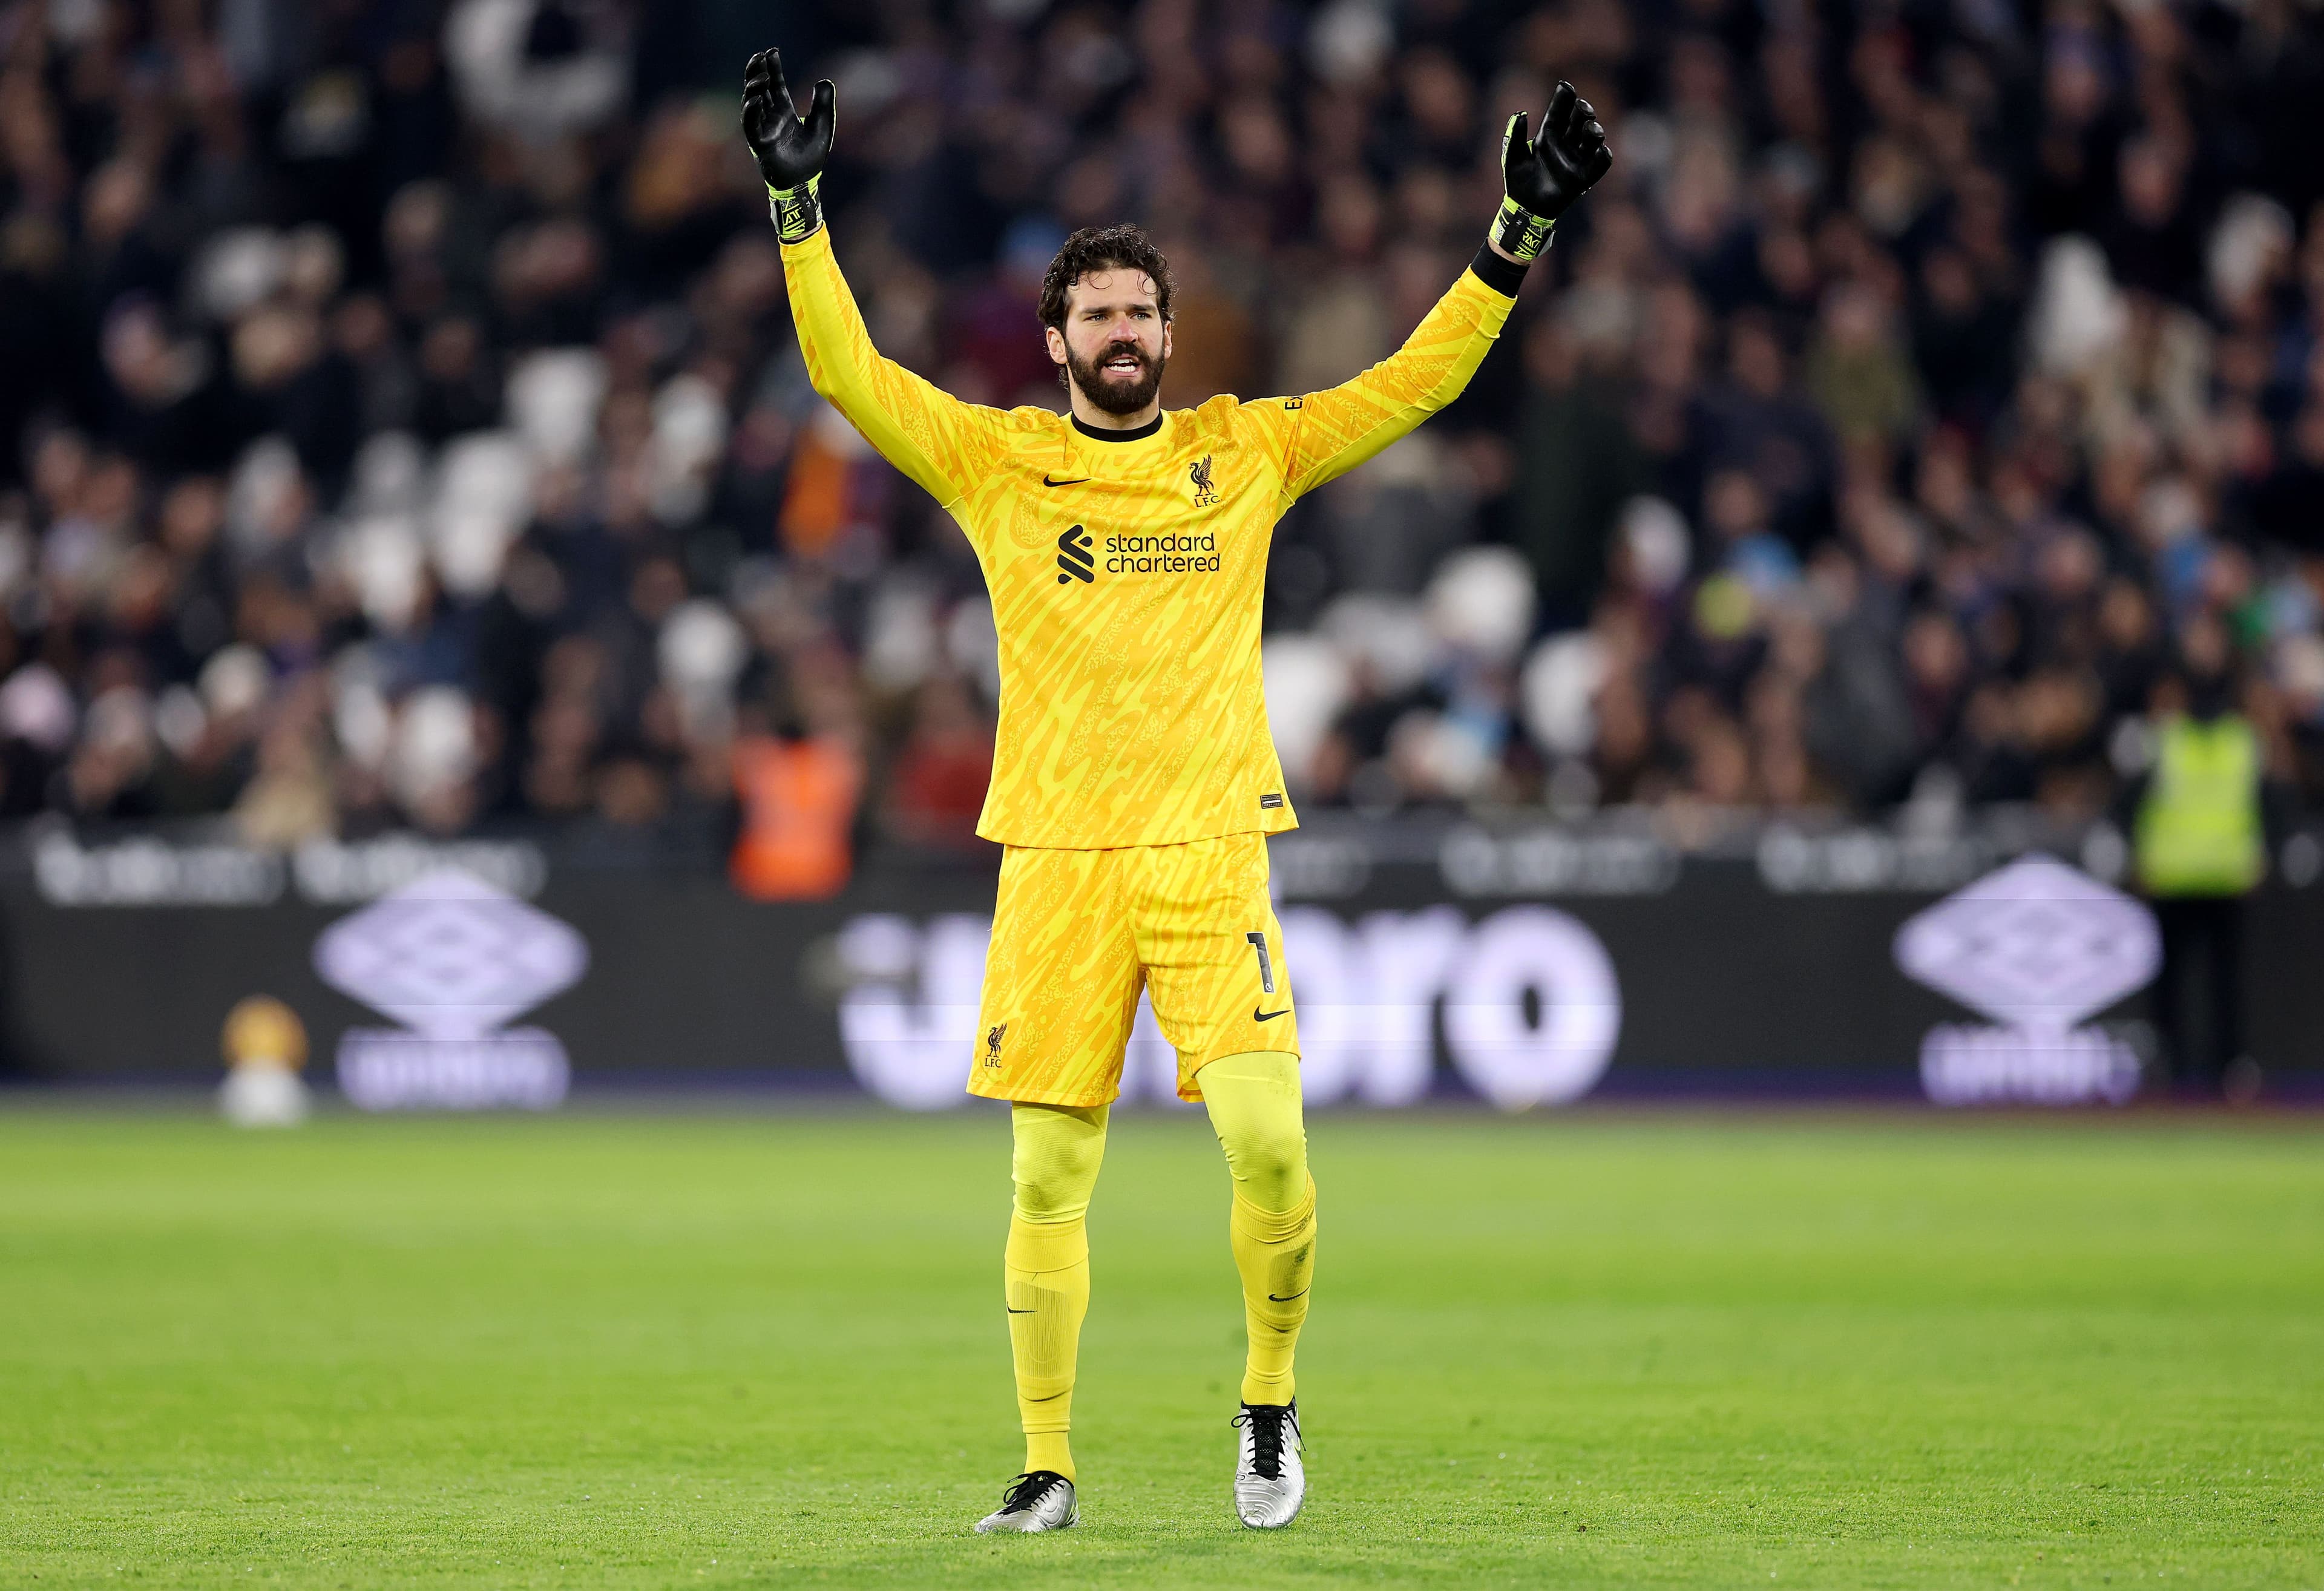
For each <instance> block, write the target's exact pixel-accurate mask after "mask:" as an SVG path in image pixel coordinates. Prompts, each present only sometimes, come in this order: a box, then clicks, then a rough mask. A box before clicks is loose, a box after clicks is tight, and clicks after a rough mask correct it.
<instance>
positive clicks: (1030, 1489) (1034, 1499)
mask: <svg viewBox="0 0 2324 1591" xmlns="http://www.w3.org/2000/svg"><path fill="white" fill-rule="evenodd" d="M1081 1522H1082V1509H1081V1504H1079V1503H1077V1502H1075V1501H1074V1483H1073V1482H1071V1481H1069V1480H1067V1479H1066V1478H1065V1476H1062V1475H1059V1474H1058V1473H1057V1472H1056V1470H1054V1469H1037V1470H1034V1471H1033V1472H1032V1473H1031V1474H1029V1475H1020V1476H1018V1477H1017V1478H1016V1479H1015V1480H1013V1481H1011V1482H1010V1484H1009V1489H1008V1490H1007V1491H1006V1492H1003V1493H1002V1494H1001V1506H1000V1507H999V1508H997V1509H995V1510H994V1511H993V1512H992V1513H988V1514H986V1515H985V1516H984V1517H983V1518H982V1519H980V1520H978V1521H977V1522H976V1533H977V1534H978V1535H980V1536H989V1535H991V1533H992V1532H993V1531H1020V1532H1022V1533H1024V1534H1026V1535H1030V1534H1031V1533H1032V1532H1033V1531H1062V1530H1065V1529H1066V1528H1067V1527H1068V1526H1071V1525H1077V1524H1079V1523H1081Z"/></svg>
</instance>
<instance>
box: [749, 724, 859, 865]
mask: <svg viewBox="0 0 2324 1591" xmlns="http://www.w3.org/2000/svg"><path fill="white" fill-rule="evenodd" d="M862 789H863V768H862V764H861V763H860V762H859V761H857V759H856V757H855V754H854V753H853V751H851V750H848V749H847V748H846V747H845V746H844V745H842V744H840V743H839V742H838V741H835V740H790V741H786V740H776V739H774V738H773V737H772V736H768V735H752V736H746V737H745V738H743V739H742V740H739V741H737V742H736V743H735V746H734V793H735V794H736V795H737V796H740V797H741V798H742V836H741V838H739V839H738V840H736V841H735V842H734V854H733V858H732V859H731V860H730V863H729V867H730V870H731V872H732V874H733V880H734V887H736V888H737V889H739V890H741V891H742V893H743V894H745V895H748V896H751V897H753V898H755V899H759V900H813V899H817V898H820V897H824V896H826V895H835V894H837V893H838V892H839V890H840V888H841V887H843V886H844V885H845V884H846V882H847V876H848V874H849V873H850V872H851V871H853V868H854V860H855V859H854V856H853V852H852V851H851V850H850V848H849V845H848V833H849V831H850V830H851V829H852V828H853V826H854V823H855V802H856V798H857V797H858V796H860V795H861V794H862Z"/></svg>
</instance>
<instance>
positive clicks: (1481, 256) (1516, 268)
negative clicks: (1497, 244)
mask: <svg viewBox="0 0 2324 1591" xmlns="http://www.w3.org/2000/svg"><path fill="white" fill-rule="evenodd" d="M1469 269H1470V270H1471V271H1475V272H1476V273H1477V280H1479V281H1481V282H1483V283H1484V284H1485V285H1486V286H1487V287H1489V288H1490V289H1492V290H1494V291H1495V292H1497V293H1499V294H1500V295H1501V296H1502V297H1503V298H1505V299H1514V298H1516V297H1517V290H1518V289H1519V288H1521V287H1523V286H1525V279H1526V268H1525V267H1524V266H1522V265H1520V264H1518V263H1517V262H1516V261H1514V260H1504V259H1503V258H1501V256H1500V255H1499V254H1497V253H1493V245H1492V244H1478V245H1477V257H1476V258H1475V259H1473V260H1471V261H1470V262H1469Z"/></svg>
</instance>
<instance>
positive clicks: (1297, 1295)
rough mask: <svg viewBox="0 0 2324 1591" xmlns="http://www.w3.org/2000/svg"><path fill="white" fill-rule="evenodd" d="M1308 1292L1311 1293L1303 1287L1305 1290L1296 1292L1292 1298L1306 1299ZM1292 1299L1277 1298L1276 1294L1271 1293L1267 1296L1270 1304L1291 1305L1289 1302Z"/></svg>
mask: <svg viewBox="0 0 2324 1591" xmlns="http://www.w3.org/2000/svg"><path fill="white" fill-rule="evenodd" d="M1308 1291H1309V1290H1308V1289H1306V1288H1305V1287H1303V1288H1301V1289H1300V1290H1299V1291H1298V1292H1295V1293H1293V1294H1292V1295H1291V1298H1305V1297H1306V1296H1307V1293H1308ZM1291 1298H1277V1296H1276V1295H1275V1294H1274V1293H1271V1292H1270V1293H1268V1295H1267V1301H1268V1302H1269V1303H1289V1302H1290V1301H1291Z"/></svg>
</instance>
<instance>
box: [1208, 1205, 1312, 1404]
mask: <svg viewBox="0 0 2324 1591" xmlns="http://www.w3.org/2000/svg"><path fill="white" fill-rule="evenodd" d="M1227 1233H1228V1241H1229V1242H1230V1243H1231V1245H1232V1246H1233V1248H1234V1257H1235V1269H1236V1270H1238V1271H1240V1273H1241V1274H1242V1313H1243V1324H1244V1326H1245V1328H1246V1329H1248V1331H1249V1333H1250V1357H1249V1358H1248V1359H1247V1360H1246V1361H1245V1362H1244V1365H1243V1372H1242V1401H1243V1402H1246V1403H1287V1402H1290V1401H1291V1398H1292V1394H1293V1393H1296V1391H1297V1390H1298V1387H1297V1384H1296V1382H1294V1381H1293V1379H1292V1375H1291V1356H1292V1355H1293V1354H1294V1353H1295V1352H1296V1350H1297V1348H1298V1347H1299V1329H1300V1328H1301V1327H1302V1326H1305V1324H1306V1323H1307V1289H1308V1285H1309V1283H1312V1282H1313V1281H1314V1275H1315V1184H1314V1181H1313V1180H1310V1181H1309V1182H1308V1183H1307V1197H1305V1199H1302V1200H1300V1201H1299V1206H1298V1208H1297V1209H1292V1210H1286V1211H1284V1212H1282V1213H1280V1214H1278V1213H1276V1212H1274V1211H1270V1210H1264V1209H1259V1207H1258V1206H1257V1205H1255V1204H1253V1203H1251V1202H1250V1200H1247V1199H1244V1198H1241V1197H1240V1196H1238V1197H1237V1198H1236V1200H1235V1201H1234V1214H1233V1216H1232V1217H1231V1219H1229V1221H1228V1223H1227Z"/></svg>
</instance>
